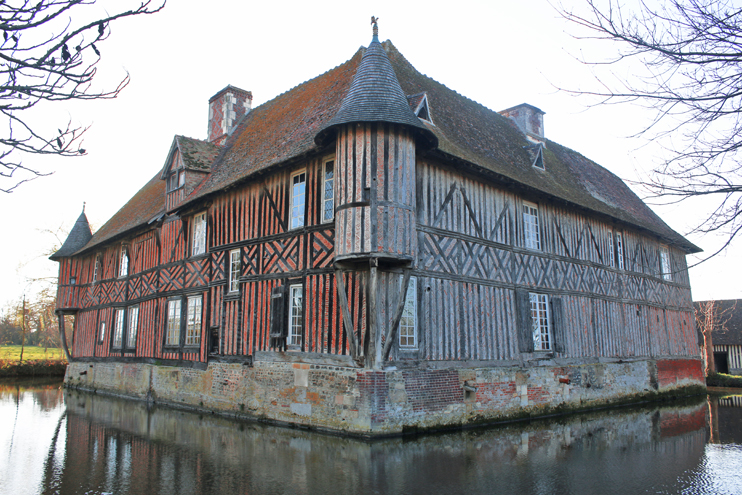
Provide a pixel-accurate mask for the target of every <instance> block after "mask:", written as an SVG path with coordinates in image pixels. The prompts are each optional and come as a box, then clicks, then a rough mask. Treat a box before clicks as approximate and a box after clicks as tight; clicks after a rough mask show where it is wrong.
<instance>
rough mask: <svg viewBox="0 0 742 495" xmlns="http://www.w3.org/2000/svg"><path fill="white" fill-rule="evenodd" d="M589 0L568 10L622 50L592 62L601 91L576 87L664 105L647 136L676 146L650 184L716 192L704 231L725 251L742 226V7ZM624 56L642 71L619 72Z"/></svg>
mask: <svg viewBox="0 0 742 495" xmlns="http://www.w3.org/2000/svg"><path fill="white" fill-rule="evenodd" d="M586 1H587V6H588V9H587V11H586V13H579V14H578V13H576V11H574V10H570V9H567V8H565V7H561V8H560V11H561V13H562V15H563V16H564V17H565V18H566V19H568V20H569V21H571V22H573V23H575V24H577V25H579V26H580V27H581V28H578V29H576V32H577V34H576V36H577V37H579V38H584V39H593V40H595V39H597V40H602V41H608V42H612V43H615V45H616V47H617V49H618V51H617V52H616V53H617V56H616V57H615V58H613V59H610V60H586V61H585V62H586V63H588V64H592V65H594V67H595V70H596V74H597V77H598V81H597V82H598V84H597V88H598V89H597V90H595V91H582V90H580V91H573V92H575V93H580V94H590V95H593V96H596V97H598V98H599V102H600V103H625V102H639V103H642V104H644V105H646V106H649V107H651V108H652V109H653V110H654V111H655V114H654V120H653V122H652V124H650V125H649V126H648V127H646V128H644V129H642V130H641V131H640V132H639V134H645V135H647V136H648V137H651V138H653V139H655V138H668V139H665V140H664V141H663V142H665V143H669V142H670V140H672V145H671V146H672V148H673V149H671V150H670V153H671V154H670V155H669V156H670V157H671V158H670V159H669V160H667V161H666V162H665V163H664V164H663V165H662V166H660V167H658V168H657V169H655V170H654V172H653V174H652V175H651V177H650V179H649V180H648V183H647V184H645V185H646V186H647V187H648V188H649V190H650V191H651V195H652V196H654V197H655V198H658V199H660V200H662V201H665V202H670V203H672V202H678V201H683V200H687V199H689V198H694V197H702V196H705V197H711V198H714V199H715V201H714V203H713V204H714V205H715V206H714V207H713V209H712V210H711V211H710V212H709V214H708V216H707V217H706V220H705V221H704V222H703V223H702V224H701V225H699V226H698V227H697V228H696V231H698V232H703V233H709V232H715V233H720V234H723V235H725V237H726V243H725V244H724V247H722V249H724V248H725V247H726V246H727V245H729V243H730V242H731V241H732V240H733V239H734V237H735V236H736V235H737V234H739V232H740V230H741V229H742V194H741V193H742V173H741V167H740V154H739V152H740V146H742V9H740V8H739V7H737V6H735V5H734V3H733V2H731V1H729V0H670V1H668V2H656V6H655V4H652V5H650V4H648V3H645V2H643V1H639V2H638V3H637V4H632V5H637V7H635V8H632V7H627V6H625V5H626V4H620V3H618V2H616V1H615V0H605V2H604V3H600V4H599V2H600V0H586ZM579 33H582V34H579ZM623 64H630V65H629V67H634V68H635V69H636V70H635V71H634V72H633V73H634V74H635V76H627V77H617V76H616V73H615V72H614V69H617V68H618V67H619V66H621V67H622V68H625V67H626V66H624V65H623Z"/></svg>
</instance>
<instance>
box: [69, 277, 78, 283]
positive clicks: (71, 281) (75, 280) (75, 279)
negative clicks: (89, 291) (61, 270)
mask: <svg viewBox="0 0 742 495" xmlns="http://www.w3.org/2000/svg"><path fill="white" fill-rule="evenodd" d="M76 283H77V277H70V285H75V284H76Z"/></svg>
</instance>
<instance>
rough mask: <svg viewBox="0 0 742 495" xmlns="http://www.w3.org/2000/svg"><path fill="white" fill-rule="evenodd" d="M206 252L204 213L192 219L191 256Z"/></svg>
mask: <svg viewBox="0 0 742 495" xmlns="http://www.w3.org/2000/svg"><path fill="white" fill-rule="evenodd" d="M205 252H206V212H203V213H199V214H198V215H195V216H194V217H193V248H192V249H191V256H198V255H199V254H204V253H205Z"/></svg>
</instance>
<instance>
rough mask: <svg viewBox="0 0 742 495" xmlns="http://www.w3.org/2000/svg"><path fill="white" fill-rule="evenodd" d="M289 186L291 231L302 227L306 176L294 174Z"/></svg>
mask: <svg viewBox="0 0 742 495" xmlns="http://www.w3.org/2000/svg"><path fill="white" fill-rule="evenodd" d="M291 182H292V186H291V206H292V207H291V221H290V225H291V228H292V229H295V228H297V227H303V226H304V201H305V191H304V188H305V185H306V174H305V173H304V172H302V173H300V174H296V175H295V176H294V177H293V178H292V180H291Z"/></svg>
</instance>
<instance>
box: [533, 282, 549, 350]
mask: <svg viewBox="0 0 742 495" xmlns="http://www.w3.org/2000/svg"><path fill="white" fill-rule="evenodd" d="M528 297H529V299H530V301H531V322H532V325H533V349H534V350H535V351H550V350H551V349H552V345H551V328H550V326H549V296H547V295H546V294H537V293H535V292H530V293H529V294H528Z"/></svg>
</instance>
